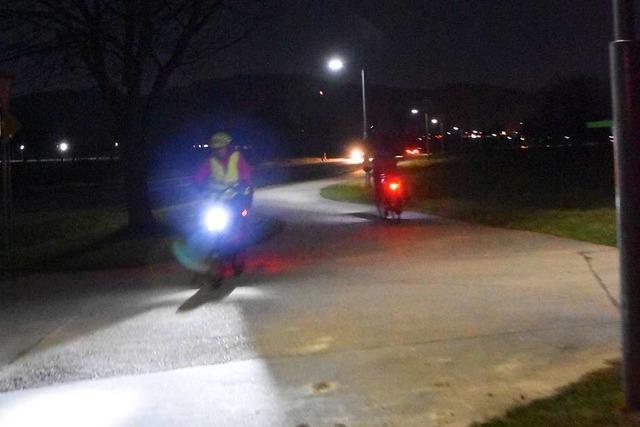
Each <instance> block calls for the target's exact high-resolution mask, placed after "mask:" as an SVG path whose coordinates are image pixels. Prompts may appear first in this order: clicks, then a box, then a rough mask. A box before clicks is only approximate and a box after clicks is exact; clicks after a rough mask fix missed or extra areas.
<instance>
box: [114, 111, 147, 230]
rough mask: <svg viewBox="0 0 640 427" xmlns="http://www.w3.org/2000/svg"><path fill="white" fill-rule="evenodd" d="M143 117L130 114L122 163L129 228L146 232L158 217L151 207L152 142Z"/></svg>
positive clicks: (121, 139)
mask: <svg viewBox="0 0 640 427" xmlns="http://www.w3.org/2000/svg"><path fill="white" fill-rule="evenodd" d="M141 119H142V118H137V119H136V118H135V117H134V116H130V117H128V118H127V119H125V121H126V122H128V123H124V126H123V128H122V134H121V138H120V141H122V159H121V160H122V164H123V166H124V185H125V191H126V195H127V214H128V220H129V230H130V231H131V232H133V233H137V234H146V233H149V232H151V231H153V230H154V228H155V225H156V224H155V219H154V217H153V213H152V211H151V198H150V196H149V186H148V184H147V161H148V157H149V146H148V142H147V140H146V138H145V133H144V131H143V129H142V126H141V125H140V124H139V123H137V122H139V121H140V120H141Z"/></svg>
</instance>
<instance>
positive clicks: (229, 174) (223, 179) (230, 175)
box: [209, 151, 240, 184]
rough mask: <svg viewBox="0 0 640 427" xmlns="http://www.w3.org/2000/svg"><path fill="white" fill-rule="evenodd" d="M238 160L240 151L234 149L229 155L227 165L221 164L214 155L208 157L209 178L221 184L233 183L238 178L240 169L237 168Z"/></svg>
mask: <svg viewBox="0 0 640 427" xmlns="http://www.w3.org/2000/svg"><path fill="white" fill-rule="evenodd" d="M239 160H240V152H238V151H234V152H233V153H231V155H230V156H229V160H228V161H227V166H226V168H225V166H224V165H223V164H222V162H221V161H220V160H218V159H217V158H215V157H212V158H211V159H209V162H210V165H211V178H213V180H214V181H216V182H220V183H223V184H234V183H236V182H238V180H239V179H240V171H239V169H238V161H239Z"/></svg>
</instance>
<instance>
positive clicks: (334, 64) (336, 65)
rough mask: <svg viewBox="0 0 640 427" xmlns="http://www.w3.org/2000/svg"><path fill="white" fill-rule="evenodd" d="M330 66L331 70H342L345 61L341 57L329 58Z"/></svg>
mask: <svg viewBox="0 0 640 427" xmlns="http://www.w3.org/2000/svg"><path fill="white" fill-rule="evenodd" d="M328 66H329V69H330V70H331V71H334V72H335V71H340V70H342V69H343V68H344V62H342V59H340V58H332V59H330V60H329V62H328Z"/></svg>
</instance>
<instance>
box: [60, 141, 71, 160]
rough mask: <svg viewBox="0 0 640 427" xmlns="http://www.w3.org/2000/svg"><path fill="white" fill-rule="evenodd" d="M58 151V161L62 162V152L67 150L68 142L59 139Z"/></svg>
mask: <svg viewBox="0 0 640 427" xmlns="http://www.w3.org/2000/svg"><path fill="white" fill-rule="evenodd" d="M58 151H60V162H64V154H65V153H66V152H67V151H69V143H68V142H67V141H61V142H60V143H59V144H58Z"/></svg>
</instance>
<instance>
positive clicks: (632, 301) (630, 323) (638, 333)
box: [609, 0, 640, 414]
mask: <svg viewBox="0 0 640 427" xmlns="http://www.w3.org/2000/svg"><path fill="white" fill-rule="evenodd" d="M613 15H614V26H615V41H613V42H612V43H611V45H610V50H609V51H610V56H611V89H612V99H613V119H614V125H613V134H614V144H613V146H614V154H615V169H616V173H615V176H616V205H617V211H616V216H617V218H616V219H617V226H618V227H617V230H618V236H617V240H618V249H619V253H620V258H619V259H620V261H619V262H620V306H621V307H620V310H621V316H622V384H623V389H624V396H625V406H626V409H627V410H628V411H629V412H632V413H635V414H639V413H640V263H638V259H637V258H638V257H639V256H640V186H638V171H639V170H640V74H639V73H640V42H639V41H638V40H636V35H635V31H634V2H633V0H615V1H614V2H613Z"/></svg>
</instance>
